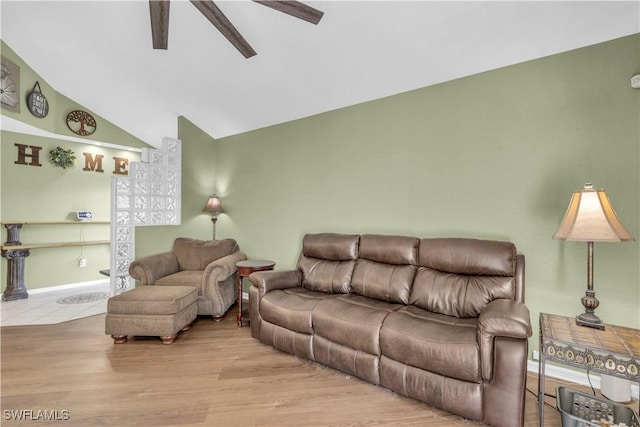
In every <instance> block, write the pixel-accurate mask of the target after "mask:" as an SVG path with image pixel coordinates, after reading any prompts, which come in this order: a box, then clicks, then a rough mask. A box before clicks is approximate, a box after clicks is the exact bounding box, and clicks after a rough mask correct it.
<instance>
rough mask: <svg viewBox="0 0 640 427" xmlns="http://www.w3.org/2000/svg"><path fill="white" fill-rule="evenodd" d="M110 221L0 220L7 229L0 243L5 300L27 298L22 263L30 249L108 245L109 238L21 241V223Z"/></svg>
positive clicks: (62, 223)
mask: <svg viewBox="0 0 640 427" xmlns="http://www.w3.org/2000/svg"><path fill="white" fill-rule="evenodd" d="M110 223H111V222H110V221H96V220H89V221H70V220H66V221H1V222H0V224H2V225H4V227H5V228H6V229H7V241H6V242H4V244H2V246H1V247H0V248H1V254H2V256H3V257H4V258H6V259H7V287H6V289H5V290H4V293H3V294H2V299H3V300H5V301H10V300H15V299H22V298H28V296H29V294H28V293H27V288H26V286H25V284H24V264H25V259H26V257H28V256H29V251H30V250H31V249H41V248H64V247H68V246H92V245H108V244H110V243H111V241H109V240H86V241H80V242H49V243H22V242H21V241H20V229H21V228H22V226H23V225H69V224H74V225H85V224H110Z"/></svg>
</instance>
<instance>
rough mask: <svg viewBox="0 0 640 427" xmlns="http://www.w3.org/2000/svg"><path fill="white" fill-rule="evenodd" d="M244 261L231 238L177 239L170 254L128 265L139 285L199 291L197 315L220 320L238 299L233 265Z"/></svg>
mask: <svg viewBox="0 0 640 427" xmlns="http://www.w3.org/2000/svg"><path fill="white" fill-rule="evenodd" d="M245 259H247V257H246V255H245V254H244V253H243V252H240V249H239V247H238V244H237V243H236V241H235V240H233V239H224V240H197V239H190V238H186V237H179V238H177V239H176V240H175V241H174V243H173V250H172V251H171V252H164V253H160V254H156V255H151V256H148V257H145V258H141V259H139V260H136V261H134V262H132V263H131V265H130V266H129V274H130V275H131V277H133V278H134V279H136V280H139V281H140V285H155V286H193V287H195V288H197V289H198V300H197V304H198V314H199V315H210V316H212V317H213V320H216V321H219V320H222V318H223V317H224V314H225V313H226V312H227V310H228V309H229V307H231V305H233V304H234V303H235V302H236V300H237V297H238V293H237V288H236V286H237V285H236V284H237V281H236V280H237V279H236V273H237V268H236V262H238V261H243V260H245Z"/></svg>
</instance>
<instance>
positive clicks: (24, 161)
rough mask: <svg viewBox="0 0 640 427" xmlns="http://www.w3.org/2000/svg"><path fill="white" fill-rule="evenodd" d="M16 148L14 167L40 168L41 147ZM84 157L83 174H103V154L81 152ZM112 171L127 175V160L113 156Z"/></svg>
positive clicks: (21, 145)
mask: <svg viewBox="0 0 640 427" xmlns="http://www.w3.org/2000/svg"><path fill="white" fill-rule="evenodd" d="M14 145H15V146H16V147H17V160H16V161H15V162H14V163H15V164H16V165H24V166H42V164H41V163H40V151H41V150H42V147H38V146H37V145H26V144H17V143H16V144H14ZM82 155H83V156H84V167H83V168H82V170H83V171H85V172H98V173H104V169H103V167H102V159H104V154H94V153H91V152H83V153H82ZM112 159H113V165H114V166H113V171H112V174H114V175H129V170H128V167H129V159H127V158H126V157H118V156H113V157H112Z"/></svg>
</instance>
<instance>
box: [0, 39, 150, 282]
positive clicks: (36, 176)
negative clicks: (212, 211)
mask: <svg viewBox="0 0 640 427" xmlns="http://www.w3.org/2000/svg"><path fill="white" fill-rule="evenodd" d="M0 48H1V51H2V52H1V53H2V55H3V56H5V57H6V58H8V59H10V60H11V61H13V62H14V63H15V64H16V65H18V67H20V93H21V96H20V101H21V106H20V113H16V112H12V111H9V110H7V109H5V108H2V109H0V113H1V114H2V116H3V118H4V117H5V116H6V117H11V118H13V119H15V120H19V121H21V122H25V123H28V124H30V125H32V126H35V127H37V128H40V129H43V130H45V131H47V132H50V133H52V134H56V135H57V136H58V137H62V138H63V139H58V138H48V137H41V136H34V135H25V134H21V133H15V132H9V131H6V130H2V131H0V140H1V146H0V220H2V221H64V220H70V219H74V218H75V211H77V210H91V211H93V214H94V217H95V219H96V220H109V209H110V187H111V176H112V171H113V169H114V162H113V157H114V156H116V157H124V158H127V159H129V160H130V161H134V160H139V158H140V155H139V153H137V152H131V151H127V150H121V149H111V148H105V147H97V146H93V145H87V144H82V143H79V142H75V141H70V140H64V137H65V136H75V137H77V135H75V134H73V133H72V132H71V131H70V130H69V129H68V128H67V126H66V124H65V121H64V118H65V116H66V114H67V113H68V112H69V111H71V110H74V109H84V110H86V108H84V107H83V106H81V105H79V104H77V103H75V102H73V101H72V100H70V99H69V98H67V97H65V96H64V95H63V94H60V93H58V92H56V90H55V89H54V88H53V87H52V86H51V85H50V84H49V83H47V82H46V81H45V80H44V79H42V77H40V76H39V75H38V74H37V73H36V72H35V71H34V70H33V69H31V67H29V65H28V64H26V63H25V62H24V61H23V60H22V59H21V58H20V57H19V56H18V55H17V54H16V53H15V52H14V51H13V50H12V49H11V48H10V47H8V46H7V45H6V44H5V43H4V42H2V41H0ZM36 81H39V83H40V88H41V90H42V92H43V93H44V94H45V96H46V97H47V100H48V101H49V114H48V115H47V117H45V118H43V119H39V118H36V117H34V116H33V115H31V113H30V112H29V111H28V108H27V105H26V97H27V94H28V93H29V92H30V91H31V89H32V88H33V85H34V83H35V82H36ZM92 114H93V113H92ZM93 116H94V117H95V118H96V120H97V122H98V126H97V129H96V132H95V133H94V134H93V135H91V136H90V137H88V138H85V139H86V140H87V141H101V142H109V143H112V144H118V145H121V146H125V147H132V148H140V147H147V144H145V143H144V142H142V141H141V140H139V139H137V138H135V137H133V136H132V135H130V134H129V133H127V132H125V131H123V130H122V129H120V128H118V127H117V126H115V125H114V124H112V123H110V122H108V121H107V120H105V119H104V118H102V117H100V116H98V115H96V114H93ZM15 144H26V145H33V146H38V147H42V150H41V151H40V163H41V164H42V166H40V167H36V166H26V165H18V164H16V163H15V162H16V160H17V153H18V149H17V147H16V146H15ZM56 146H61V147H63V148H69V149H72V150H73V151H74V153H75V154H76V157H77V160H76V165H75V167H74V168H72V169H67V170H63V169H60V168H56V167H54V166H52V165H51V163H50V162H49V161H48V153H49V150H51V149H52V148H55V147H56ZM83 152H90V153H92V154H93V155H94V156H95V155H97V154H103V155H104V159H103V170H104V172H103V173H98V172H87V171H83V170H82V168H83V167H84V156H83V155H82V153H83ZM28 153H31V150H29V151H28ZM27 162H29V163H30V159H28V160H27ZM2 233H3V235H2V242H4V241H5V240H6V232H5V231H4V227H2ZM81 239H82V240H109V226H108V225H100V224H86V225H82V226H81V225H76V224H73V225H32V226H24V227H23V229H22V232H21V233H20V240H21V241H22V242H23V243H51V242H68V241H79V240H81ZM81 255H83V256H85V257H86V258H87V266H86V267H85V268H80V267H78V261H77V259H78V257H80V256H81ZM109 258H110V257H109V245H99V246H85V247H83V248H81V247H79V246H74V247H63V248H42V249H33V250H31V254H30V255H29V257H28V258H27V259H26V262H25V265H26V268H25V283H26V286H27V289H38V288H44V287H49V286H56V285H62V284H69V283H79V282H86V281H92V280H99V279H104V278H105V277H104V276H101V275H100V274H99V272H98V271H99V270H101V269H106V268H108V267H109ZM6 268H7V262H6V259H5V258H2V260H1V262H0V278H1V279H0V280H1V284H2V291H4V289H5V288H6V274H7V273H6V271H7V270H6Z"/></svg>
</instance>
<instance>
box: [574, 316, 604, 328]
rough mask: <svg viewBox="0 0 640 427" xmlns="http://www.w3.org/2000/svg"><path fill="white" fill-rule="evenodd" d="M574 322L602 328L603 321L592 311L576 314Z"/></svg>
mask: <svg viewBox="0 0 640 427" xmlns="http://www.w3.org/2000/svg"><path fill="white" fill-rule="evenodd" d="M576 323H577V324H578V325H580V326H587V327H589V328H596V329H601V330H604V323H603V322H602V320H600V318H599V317H598V316H596V315H595V314H593V313H587V312H585V313H582V314H579V315H577V316H576Z"/></svg>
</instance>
